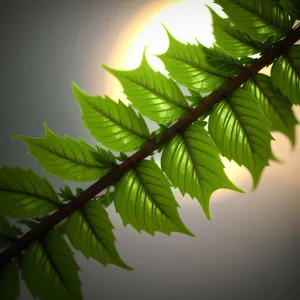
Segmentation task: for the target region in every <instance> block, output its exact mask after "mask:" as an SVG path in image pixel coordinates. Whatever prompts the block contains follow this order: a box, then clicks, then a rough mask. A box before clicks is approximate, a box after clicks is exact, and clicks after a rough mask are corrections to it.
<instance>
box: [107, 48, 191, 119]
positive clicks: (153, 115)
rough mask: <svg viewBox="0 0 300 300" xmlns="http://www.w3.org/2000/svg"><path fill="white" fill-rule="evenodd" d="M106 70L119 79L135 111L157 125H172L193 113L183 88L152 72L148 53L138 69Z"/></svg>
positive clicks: (169, 79)
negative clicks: (189, 112) (190, 111)
mask: <svg viewBox="0 0 300 300" xmlns="http://www.w3.org/2000/svg"><path fill="white" fill-rule="evenodd" d="M103 67H104V68H105V69H106V70H108V71H109V72H111V73H112V74H113V75H114V76H116V77H117V78H118V79H119V81H120V82H121V84H122V86H123V89H124V93H125V95H126V96H127V98H128V100H130V101H131V103H132V105H133V107H134V108H136V109H137V110H138V111H139V112H140V113H141V114H142V115H144V116H147V117H148V118H149V119H151V120H153V121H155V122H158V123H165V124H170V123H172V122H174V121H176V120H178V119H179V118H180V117H182V116H183V115H185V114H186V113H187V112H188V111H189V110H190V107H189V106H188V104H187V102H186V99H185V97H184V95H183V94H182V92H181V90H180V88H179V87H178V86H177V85H176V83H175V82H174V81H173V80H172V79H171V78H167V77H166V76H164V75H163V74H161V73H159V72H155V71H154V70H152V69H151V67H150V66H149V64H148V62H147V60H146V57H145V53H144V56H143V59H142V62H141V64H140V66H139V67H138V68H137V69H134V70H130V71H121V70H113V69H111V68H109V67H107V66H103Z"/></svg>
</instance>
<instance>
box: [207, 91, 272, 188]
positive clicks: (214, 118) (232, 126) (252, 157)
mask: <svg viewBox="0 0 300 300" xmlns="http://www.w3.org/2000/svg"><path fill="white" fill-rule="evenodd" d="M269 127H270V123H269V121H268V120H267V118H266V117H265V116H264V114H263V112H262V110H261V108H260V107H259V104H258V102H257V100H256V99H255V98H254V97H253V96H252V94H251V93H250V92H247V91H245V90H242V89H238V90H236V91H234V92H233V93H231V94H230V96H227V97H224V100H222V101H221V102H220V103H219V104H217V105H216V106H215V107H214V109H213V111H212V114H211V115H210V118H209V123H208V129H209V133H210V135H211V137H212V138H213V140H214V141H215V143H216V145H217V146H218V148H219V149H220V151H221V153H222V155H224V156H225V157H227V158H228V159H229V160H231V159H233V160H235V161H236V162H237V163H238V164H239V165H244V166H245V167H246V168H247V169H248V170H249V171H250V173H251V175H252V178H253V188H256V186H257V184H258V182H259V179H260V176H261V173H262V171H263V169H264V168H265V166H267V165H268V164H269V163H268V162H269V159H270V158H271V139H272V136H271V134H270V131H269Z"/></svg>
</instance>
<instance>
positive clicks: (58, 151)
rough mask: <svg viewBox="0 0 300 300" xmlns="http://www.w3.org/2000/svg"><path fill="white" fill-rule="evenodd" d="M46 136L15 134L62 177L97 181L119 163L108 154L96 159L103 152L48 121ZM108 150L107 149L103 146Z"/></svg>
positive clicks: (42, 163)
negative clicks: (62, 134) (56, 131)
mask: <svg viewBox="0 0 300 300" xmlns="http://www.w3.org/2000/svg"><path fill="white" fill-rule="evenodd" d="M44 128H45V137H43V138H32V137H26V136H20V135H15V136H14V137H16V138H19V139H21V140H23V141H24V142H25V143H26V144H27V145H28V146H29V148H30V152H29V154H31V155H32V156H33V157H35V158H36V159H37V160H38V162H39V164H40V165H41V166H42V167H44V170H45V171H46V172H47V173H49V174H51V175H54V176H56V177H58V178H62V179H65V180H72V181H93V180H97V179H100V178H102V177H103V176H104V175H106V174H107V173H109V172H110V171H111V170H112V169H113V168H114V167H115V161H114V160H109V159H107V158H108V156H106V157H102V160H101V159H96V158H95V155H93V154H95V153H96V154H98V156H99V155H100V158H101V156H103V155H101V153H100V152H99V151H98V152H97V150H95V149H94V148H92V147H91V146H90V145H89V144H88V143H87V142H85V141H84V140H83V139H80V140H79V141H76V140H75V139H73V138H71V137H69V136H67V135H65V137H64V138H63V137H60V136H58V135H56V134H54V133H53V132H52V131H51V130H50V129H49V128H48V127H47V125H46V124H44ZM102 151H104V150H102Z"/></svg>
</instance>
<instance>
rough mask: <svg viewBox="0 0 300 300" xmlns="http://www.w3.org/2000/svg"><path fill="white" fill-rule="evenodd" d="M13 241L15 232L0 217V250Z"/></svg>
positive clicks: (0, 216)
mask: <svg viewBox="0 0 300 300" xmlns="http://www.w3.org/2000/svg"><path fill="white" fill-rule="evenodd" d="M15 239H16V235H15V230H14V229H13V228H12V226H11V225H10V224H9V223H8V221H7V220H6V219H5V218H4V217H3V216H2V215H0V249H2V248H4V247H6V246H8V245H10V244H11V243H12V242H13V241H14V240H15Z"/></svg>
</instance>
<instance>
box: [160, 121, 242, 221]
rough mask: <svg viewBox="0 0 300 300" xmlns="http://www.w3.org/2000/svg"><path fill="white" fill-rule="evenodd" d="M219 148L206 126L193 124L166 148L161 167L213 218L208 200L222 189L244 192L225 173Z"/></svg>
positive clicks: (172, 180) (177, 185)
mask: <svg viewBox="0 0 300 300" xmlns="http://www.w3.org/2000/svg"><path fill="white" fill-rule="evenodd" d="M219 154H220V153H219V150H218V148H217V147H216V145H215V144H214V142H213V141H212V139H211V138H210V137H209V135H208V132H207V131H206V130H205V129H204V127H203V126H201V125H200V124H198V123H196V124H193V125H190V126H189V127H188V128H187V129H186V130H185V131H184V132H183V133H182V134H178V135H176V136H175V137H174V138H173V139H172V140H171V141H170V142H169V143H168V144H167V145H166V146H165V148H164V151H163V153H162V157H161V167H162V170H163V171H164V172H165V173H166V174H167V176H168V178H169V179H170V181H171V183H172V184H173V186H174V187H178V188H179V190H180V191H181V193H182V194H183V195H184V194H185V193H188V194H189V195H190V196H191V197H192V198H196V199H197V200H198V201H199V202H200V204H201V206H202V208H203V210H204V212H205V215H206V216H207V218H208V219H209V220H210V219H211V217H210V208H209V200H210V196H211V195H212V193H213V192H214V191H216V190H218V189H220V188H227V189H231V190H234V191H239V192H242V191H241V190H240V189H238V188H237V187H236V186H235V185H234V184H233V183H232V182H231V181H230V180H229V179H228V177H227V176H226V174H225V172H224V170H223V168H224V165H223V163H222V161H221V159H220V156H219Z"/></svg>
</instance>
